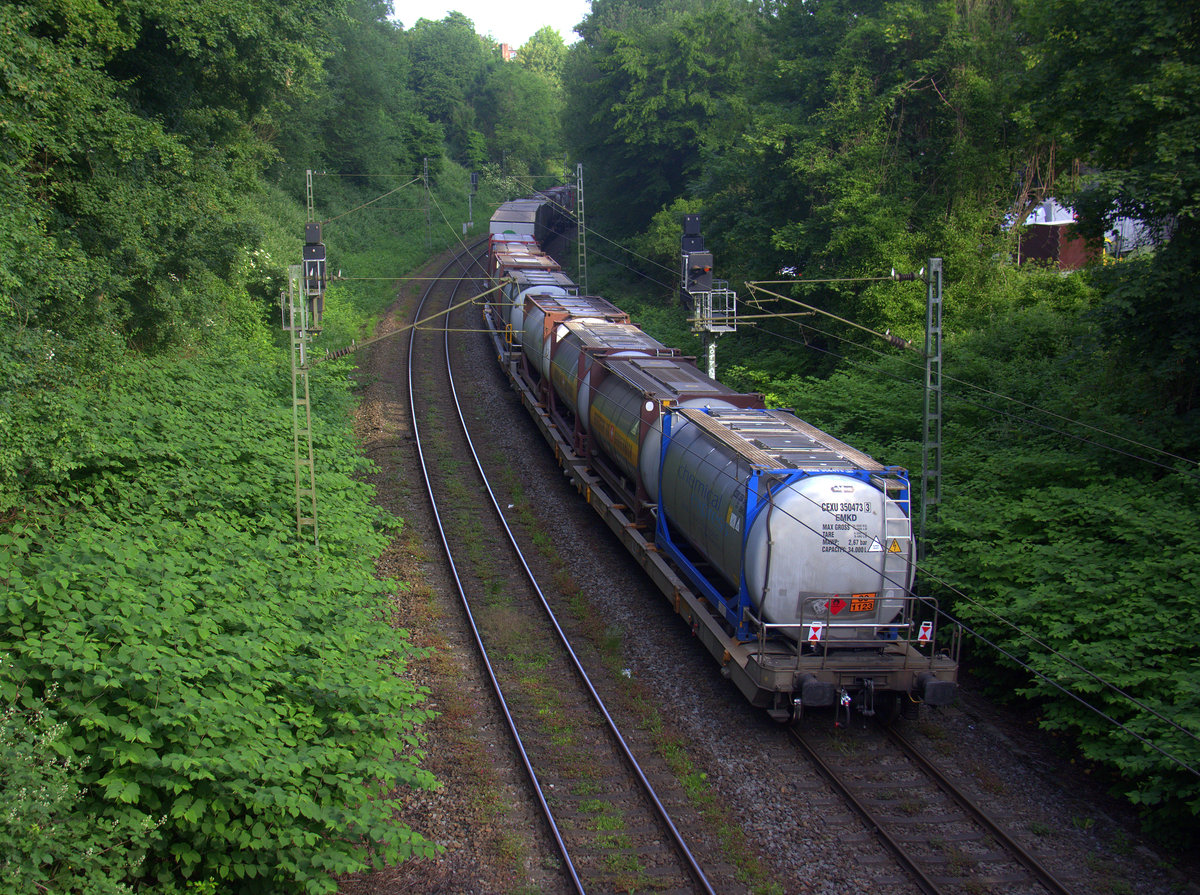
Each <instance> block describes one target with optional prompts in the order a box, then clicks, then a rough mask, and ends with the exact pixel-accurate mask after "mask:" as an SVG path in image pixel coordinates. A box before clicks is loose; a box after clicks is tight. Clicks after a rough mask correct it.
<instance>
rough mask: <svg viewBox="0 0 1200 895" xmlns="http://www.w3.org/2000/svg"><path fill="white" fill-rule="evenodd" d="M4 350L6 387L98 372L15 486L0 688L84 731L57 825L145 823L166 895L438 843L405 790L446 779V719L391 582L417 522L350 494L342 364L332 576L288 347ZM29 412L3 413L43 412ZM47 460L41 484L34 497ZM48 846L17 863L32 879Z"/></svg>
mask: <svg viewBox="0 0 1200 895" xmlns="http://www.w3.org/2000/svg"><path fill="white" fill-rule="evenodd" d="M4 343H5V344H4V349H5V357H4V367H5V368H6V369H8V370H12V369H17V370H21V371H22V372H26V371H29V372H35V373H38V374H41V376H42V377H43V379H45V378H48V376H47V374H49V375H51V376H52V375H53V373H52V371H58V372H59V374H60V375H61V374H62V373H65V372H66V371H67V370H69V369H70V366H71V362H72V361H81V362H82V363H80V364H79V365H78V366H77V367H75V368H74V369H73V370H70V373H71V379H72V380H73V381H60V382H58V383H55V384H54V385H53V386H52V387H51V389H50V391H51V396H50V397H49V399H48V400H47V399H46V398H45V395H44V394H43V400H42V401H41V402H39V404H38V405H37V406H34V407H32V408H30V409H31V410H35V411H37V412H38V413H40V414H42V415H43V418H46V417H47V416H48V415H50V414H52V415H53V425H54V426H55V427H58V428H60V429H61V430H62V431H64V432H67V433H70V434H71V435H72V437H71V438H70V441H69V443H68V444H57V445H56V444H54V443H52V442H49V441H47V442H44V443H43V444H41V445H32V444H31V445H29V447H30V448H36V449H37V451H38V453H37V455H36V456H35V455H29V456H23V455H18V456H13V455H12V454H8V455H7V456H6V457H5V458H4V459H5V461H6V463H5V468H4V470H3V473H4V484H5V486H6V488H5V492H4V498H5V502H6V513H5V519H6V524H5V526H4V531H3V533H2V534H0V569H3V573H2V574H3V579H4V580H3V588H4V591H5V594H6V597H5V600H4V602H3V604H2V605H0V636H2V637H3V639H4V642H5V649H6V651H7V654H8V661H7V663H6V665H5V667H4V669H3V672H2V673H0V695H2V697H3V699H4V700H5V701H6V703H8V704H10V705H11V704H16V705H18V706H22V707H34V706H36V705H38V704H40V703H41V702H42V701H48V702H49V704H50V710H51V712H52V713H53V714H54V715H55V716H56V717H57V719H58V720H59V721H60V722H61V723H63V724H64V725H65V731H64V732H63V734H62V736H61V737H59V738H58V739H57V741H56V742H54V744H53V746H52V748H47V749H46V750H44V754H41V755H38V756H35V757H36V760H38V761H47V760H51V759H54V758H55V757H56V756H61V757H64V758H68V759H70V761H71V762H72V763H73V764H74V765H76V766H78V767H79V768H80V772H79V775H78V777H77V778H76V782H77V784H78V785H79V786H81V787H83V788H84V789H83V797H82V801H81V802H80V804H79V805H66V806H64V812H65V814H64V816H61V817H58V818H56V819H55V823H56V824H59V825H67V826H73V827H74V826H77V827H79V828H81V829H82V828H85V827H86V826H87V824H88V823H90V822H91V821H93V820H97V819H99V820H103V819H109V820H115V821H119V822H120V823H121V824H122V825H128V826H132V827H135V828H136V827H137V826H139V825H140V824H141V823H142V821H143V820H146V821H147V822H149V823H150V824H151V825H152V826H154V827H156V828H155V829H154V830H153V834H152V835H151V836H150V837H149V842H148V844H147V849H148V858H147V860H146V863H145V865H144V869H143V871H142V873H144V874H145V876H146V878H147V879H158V880H161V881H179V880H183V879H205V878H209V877H214V878H218V879H224V878H226V877H232V878H257V879H261V880H262V881H263V883H264V884H265V887H266V888H267V889H268V890H277V891H297V890H305V889H306V890H308V891H322V890H327V889H331V888H332V885H331V884H330V882H329V877H328V874H331V873H340V872H345V871H348V870H351V869H355V868H359V867H361V866H363V865H364V864H365V863H369V860H370V859H369V858H368V849H369V850H370V853H371V855H372V857H373V858H374V859H376V860H378V859H387V860H396V859H398V858H402V857H405V856H407V855H409V854H411V853H412V852H413V851H414V850H416V851H418V852H425V851H427V850H428V848H429V847H428V846H427V845H426V844H425V843H423V842H421V841H420V840H419V839H418V838H416V837H414V836H413V835H411V834H410V833H409V832H408V831H407V830H405V829H403V828H401V827H398V826H396V825H394V824H392V823H391V807H390V805H389V801H388V799H387V798H386V796H387V794H388V793H389V792H390V791H391V790H392V789H393V788H394V787H396V786H398V785H425V784H427V783H429V779H428V777H427V775H425V774H424V773H423V772H421V771H420V770H419V769H418V768H417V766H416V760H417V758H418V756H419V753H417V752H415V751H414V749H413V747H414V746H415V745H416V733H417V729H418V725H419V724H420V722H421V721H422V720H423V718H424V717H425V714H426V713H425V711H424V710H423V709H422V708H421V699H420V694H419V693H417V692H416V691H415V690H414V688H413V687H412V686H411V685H410V684H409V683H408V682H407V681H406V680H405V679H404V677H403V676H402V674H401V672H402V671H403V667H404V662H405V659H406V658H407V657H408V656H409V654H410V647H409V645H408V642H407V640H406V638H405V634H404V632H403V631H400V630H397V629H394V628H393V627H392V626H391V625H389V623H388V619H389V611H388V596H389V592H390V590H391V588H392V587H393V585H392V584H390V583H389V582H385V581H379V580H377V579H376V578H375V577H374V576H373V574H372V558H373V557H375V556H377V555H378V553H379V551H380V550H381V548H382V546H383V544H384V543H385V540H386V537H387V534H386V533H387V530H388V527H389V526H391V525H394V524H398V521H397V520H389V519H385V518H381V517H380V515H379V513H378V512H377V511H376V510H375V509H374V508H373V507H372V505H371V502H370V497H371V495H370V493H369V491H368V489H367V488H366V487H365V486H364V485H362V484H361V483H359V482H358V481H356V480H355V478H354V473H355V471H356V467H357V466H358V465H359V461H358V460H356V459H355V457H356V451H355V445H354V443H353V441H352V439H351V433H350V431H349V428H348V423H347V414H346V411H347V404H348V397H347V394H346V377H345V372H346V371H345V369H340V368H339V365H338V364H330V365H328V366H326V367H323V368H318V370H317V371H316V372H314V375H313V377H312V379H313V388H314V393H313V404H314V407H316V408H317V417H316V419H315V421H314V439H315V446H316V450H317V451H318V453H319V456H320V457H321V463H320V464H319V465H318V489H319V493H320V495H321V507H320V509H321V514H322V529H323V531H322V533H323V540H322V551H321V557H320V560H318V559H316V558H315V557H314V555H313V550H312V547H311V544H305V543H303V542H300V541H298V539H297V537H296V533H295V522H294V513H293V507H294V503H293V498H292V470H291V462H290V454H291V391H290V382H289V376H288V372H287V367H286V353H285V352H281V351H280V350H278V348H269V347H268V346H266V345H255V344H253V343H251V342H246V341H243V342H240V343H239V342H234V341H226V342H223V343H218V344H215V345H213V346H211V347H210V348H208V349H207V350H202V351H197V352H193V353H191V354H190V355H189V356H171V357H166V356H163V357H156V358H149V359H148V358H145V357H137V356H122V355H119V354H115V353H113V354H109V355H107V356H105V355H103V354H100V355H97V354H96V353H94V352H95V351H96V349H97V348H98V346H96V345H94V344H92V345H88V346H86V352H87V353H86V356H83V357H73V356H72V352H75V351H80V350H85V349H84V346H83V344H82V343H81V342H76V343H74V344H71V343H69V342H67V341H66V340H64V339H61V338H60V339H52V340H51V339H45V338H37V337H35V336H34V335H33V334H32V333H30V332H28V331H25V332H18V333H16V334H15V337H14V334H12V333H9V334H8V337H7V338H5V339H4ZM43 388H45V385H43ZM7 398H8V400H7V401H6V402H5V404H6V407H5V409H6V411H7V412H8V413H7V414H6V415H8V414H13V413H18V414H19V413H20V412H21V410H22V408H23V407H29V405H30V403H32V402H28V401H24V400H22V399H21V395H20V392H18V393H17V394H16V395H13V394H11V393H10V394H9V395H8V396H7ZM5 422H6V424H8V425H11V424H12V423H16V424H18V425H19V426H20V427H21V428H23V429H26V430H28V429H37V428H38V426H39V422H38V420H36V419H29V418H24V419H13V417H12V416H9V418H8V419H6V421H5ZM39 462H40V463H41V464H42V466H43V471H42V473H41V474H40V475H39V476H38V477H39V478H40V481H39V482H38V487H37V489H36V492H35V493H30V492H29V491H27V490H23V491H16V490H15V489H14V484H15V481H16V480H15V477H14V474H18V473H21V472H26V473H27V474H28V472H29V470H30V469H31V467H33V466H35V465H36V464H37V463H39ZM14 467H15V468H14ZM25 481H26V482H28V481H29V479H26V480H25ZM18 501H19V503H18ZM10 758H11V756H10V755H5V759H6V763H7V761H8V760H9V759H10ZM0 792H2V793H3V795H2V796H0V798H2V799H9V798H12V797H13V794H12V793H11V792H10V791H9V790H8V789H7V788H6V789H4V790H0ZM6 807H7V806H6ZM5 820H6V821H8V822H9V823H13V824H14V825H17V824H21V823H23V822H24V820H25V818H22V817H18V818H9V817H8V816H7V813H6V815H5ZM47 835H49V833H47ZM43 844H44V843H42V841H41V838H40V834H39V835H34V836H32V837H31V839H30V840H29V841H27V842H25V843H23V844H22V845H23V851H21V850H19V851H17V852H16V854H13V853H10V854H9V855H8V856H7V858H6V860H7V861H8V862H9V863H10V865H11V864H12V863H13V862H15V861H18V860H24V861H26V862H28V866H27V867H26V868H25V869H26V870H27V871H28V872H31V873H32V872H34V870H35V868H36V866H37V865H38V864H39V863H40V862H41V861H42V860H43V859H42V858H41V857H39V855H40V854H41V853H42V848H41V847H42V845H43ZM67 845H71V843H67ZM18 856H20V857H18ZM53 857H54V858H55V860H56V862H57V863H55V864H54V865H53V866H52V867H50V868H47V871H46V872H47V873H49V874H50V875H51V876H52V878H56V879H57V880H58V881H60V882H65V881H67V880H70V879H72V876H73V873H74V872H75V866H74V862H75V861H78V860H80V858H79V856H78V855H77V854H76V852H75V850H74V848H73V847H72V848H65V849H63V850H61V851H59V852H57V853H56V854H54V855H53Z"/></svg>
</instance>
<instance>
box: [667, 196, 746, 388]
mask: <svg viewBox="0 0 1200 895" xmlns="http://www.w3.org/2000/svg"><path fill="white" fill-rule="evenodd" d="M680 256H681V261H682V266H681V267H680V283H681V292H682V293H683V300H684V303H685V304H687V305H688V306H689V307H690V308H691V309H692V312H693V317H692V332H694V333H700V337H701V341H702V342H703V343H704V355H705V358H706V361H707V364H708V375H709V377H710V378H712V379H716V378H717V336H718V335H720V334H721V333H729V332H733V331H734V330H736V329H737V293H736V292H734V291H733V290H732V289H730V288H729V283H728V282H727V281H725V280H714V279H713V256H712V252H710V251H708V250H706V249H705V248H704V238H703V237H702V236H701V235H700V215H698V214H685V215H684V216H683V238H682V240H681V241H680Z"/></svg>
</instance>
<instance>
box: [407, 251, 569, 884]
mask: <svg viewBox="0 0 1200 895" xmlns="http://www.w3.org/2000/svg"><path fill="white" fill-rule="evenodd" d="M478 247H479V243H475V244H473V245H472V246H469V247H468V248H467V249H466V250H465V251H463V252H460V253H458V254H456V255H455V256H454V257H453V258H452V259H451V260H450V261H448V262H447V263H446V266H445V267H443V268H442V270H441V271H440V272H439V274H438V276H439V278H440V277H441V276H442V275H443V274H445V272H446V271H447V270H449V269H450V268H451V267H452V266H453V265H454V264H455V263H459V264H461V261H462V257H463V255H467V254H469V253H470V252H471V251H472V250H473V249H476V248H478ZM477 263H478V260H477V259H475V258H472V259H471V265H475V264H477ZM460 282H461V280H460ZM435 285H436V282H434V283H430V284H429V285H428V286H427V287H426V288H425V291H424V292H423V293H422V295H421V300H420V303H419V304H418V306H417V312H416V313H417V315H418V316H419V315H420V313H421V310H422V309H423V308H424V307H425V302H426V301H427V300H428V298H429V296H430V294H431V293H432V292H433V289H434V287H435ZM416 334H417V331H416V329H415V328H414V329H413V330H412V331H411V332H410V333H409V337H408V360H407V375H408V405H409V410H410V412H411V414H412V427H413V440H414V441H415V443H416V447H417V456H418V458H419V460H420V463H421V476H422V478H424V480H425V493H426V494H427V495H428V496H429V505H430V507H431V508H432V511H433V517H434V524H435V525H436V526H437V530H438V537H439V538H440V539H441V542H442V549H443V551H444V552H445V554H446V561H447V562H448V563H449V564H450V573H451V576H452V577H453V578H454V586H455V588H456V589H457V591H458V596H459V600H460V602H461V603H462V607H463V611H464V612H465V613H466V617H467V624H468V625H469V626H470V628H471V636H472V637H474V639H475V645H476V647H477V648H478V650H479V655H480V657H481V658H482V659H483V664H484V669H485V670H486V672H487V676H488V680H489V681H490V682H491V685H492V690H493V692H494V693H495V694H496V699H497V700H498V702H499V705H500V711H501V713H502V714H503V715H504V720H505V723H506V724H507V725H508V731H509V733H510V734H511V735H512V738H513V742H514V744H515V745H516V750H517V754H518V756H519V757H520V760H521V764H522V765H523V766H524V768H525V773H526V774H527V775H528V777H529V780H530V782H531V783H532V784H533V789H534V793H535V794H536V796H537V801H538V805H539V807H540V808H541V810H542V815H543V817H545V818H546V823H547V824H548V825H549V827H550V833H551V836H552V837H553V839H554V843H555V845H556V846H557V848H558V851H559V854H560V855H562V858H563V863H564V866H565V867H566V870H567V873H568V875H569V876H570V878H571V884H572V885H573V886H574V890H575V891H576V892H578V893H579V895H584V888H583V883H582V881H581V880H580V879H579V875H578V873H576V871H575V864H574V862H573V861H572V860H571V855H570V852H569V851H568V850H567V844H566V842H565V841H564V840H563V837H562V833H561V832H560V830H559V828H558V824H557V822H556V821H555V819H554V812H553V811H552V810H551V808H550V806H549V804H547V802H546V798H545V796H544V794H543V792H542V786H541V783H540V781H539V780H538V776H537V771H535V770H534V768H533V764H532V763H531V761H530V759H529V754H528V753H527V752H526V750H525V744H524V743H523V742H522V741H521V734H520V732H519V731H518V730H517V725H516V721H515V720H514V719H513V716H512V712H511V711H510V710H509V707H508V702H507V701H506V700H505V698H504V692H503V690H502V689H501V687H500V682H499V680H497V678H496V672H495V669H494V668H493V667H492V663H491V660H490V659H489V658H488V653H487V648H486V647H485V646H484V643H483V637H482V636H481V635H480V633H479V627H478V626H477V625H476V623H475V615H474V613H473V612H472V611H471V602H470V600H469V599H468V598H467V594H466V590H465V589H464V587H463V583H462V579H461V577H460V576H459V574H458V566H457V565H456V564H455V562H454V556H453V552H452V551H451V549H450V541H449V539H448V538H447V535H446V529H445V527H444V526H443V525H442V516H441V513H440V511H439V510H438V502H437V498H436V497H435V496H434V493H433V483H432V482H431V481H430V480H429V467H428V464H427V463H426V461H425V451H424V448H423V446H422V442H421V430H420V424H419V423H418V421H417V413H416V406H417V405H416V399H415V395H414V394H413V378H414V377H413V369H412V362H413V347H414V342H415V340H416Z"/></svg>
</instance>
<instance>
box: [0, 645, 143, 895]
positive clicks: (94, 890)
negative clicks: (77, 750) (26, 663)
mask: <svg viewBox="0 0 1200 895" xmlns="http://www.w3.org/2000/svg"><path fill="white" fill-rule="evenodd" d="M4 667H5V670H6V671H11V670H12V666H11V664H10V663H9V662H7V660H6V661H5V662H4ZM51 702H53V695H52V698H51ZM65 732H66V725H65V724H63V723H62V722H60V721H58V720H57V719H56V717H55V716H54V713H53V712H52V710H51V708H50V707H49V706H47V704H46V703H45V702H43V701H42V700H39V699H30V700H22V701H7V700H6V701H5V709H4V712H3V714H0V887H2V888H3V891H5V892H11V893H14V895H16V893H23V892H45V891H52V892H56V893H62V895H68V893H80V895H123V893H128V892H130V891H131V890H130V889H129V888H128V887H127V886H126V885H125V884H124V882H123V880H125V879H126V877H127V876H129V875H130V874H131V873H136V872H137V871H138V868H139V867H140V866H141V864H142V860H143V858H144V857H145V852H146V847H147V845H148V844H149V843H150V842H151V841H152V840H154V839H155V838H156V833H155V830H156V827H157V826H158V824H157V823H156V822H155V820H154V819H153V818H151V817H149V816H147V815H142V816H140V817H137V816H135V815H133V813H132V812H131V813H130V814H128V815H127V816H122V817H119V818H109V819H104V820H100V821H97V820H96V819H95V818H92V817H89V816H88V815H86V814H84V813H82V812H80V811H79V810H78V809H77V806H78V803H79V801H80V800H81V799H82V798H83V796H84V792H83V790H81V789H80V787H79V785H78V783H77V782H76V776H77V774H76V772H77V770H78V769H77V768H76V766H75V765H74V763H73V762H72V761H71V759H69V758H64V757H62V756H61V755H59V754H58V752H57V751H56V750H57V749H59V748H61V739H62V737H63V734H64V733H65Z"/></svg>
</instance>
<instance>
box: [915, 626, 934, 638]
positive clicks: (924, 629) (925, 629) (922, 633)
mask: <svg viewBox="0 0 1200 895" xmlns="http://www.w3.org/2000/svg"><path fill="white" fill-rule="evenodd" d="M931 640H933V622H921V629H920V630H919V631H918V632H917V643H928V642H929V641H931Z"/></svg>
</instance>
